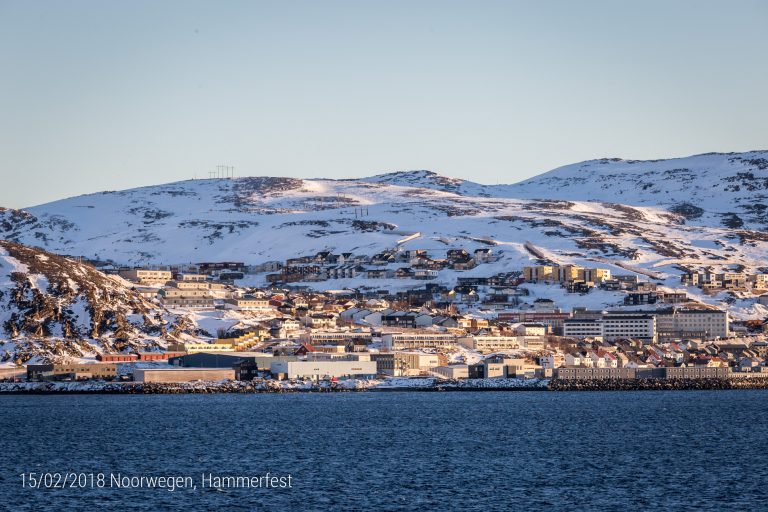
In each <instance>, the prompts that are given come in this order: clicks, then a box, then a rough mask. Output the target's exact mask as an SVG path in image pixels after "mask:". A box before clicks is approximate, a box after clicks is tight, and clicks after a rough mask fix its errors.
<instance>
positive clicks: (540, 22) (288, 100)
mask: <svg viewBox="0 0 768 512" xmlns="http://www.w3.org/2000/svg"><path fill="white" fill-rule="evenodd" d="M767 23H768V2H762V1H760V0H736V1H733V2H716V1H712V0H705V1H693V0H679V1H676V2H671V3H670V2H662V1H659V0H651V1H647V2H643V3H641V4H640V3H638V4H634V5H629V4H626V5H625V4H619V3H616V2H610V1H607V0H600V1H598V0H593V1H588V2H580V3H575V2H567V1H564V0H551V1H546V2H538V3H535V4H534V3H524V2H512V1H490V0H486V1H479V2H472V3H469V2H459V1H451V0H447V1H435V0H424V1H420V2H406V1H398V0H395V1H393V2H388V3H387V4H386V5H384V4H379V5H377V4H373V3H361V2H353V1H339V0H328V1H326V2H309V1H297V0H292V1H287V2H280V3H275V2H235V1H224V2H216V3H213V2H202V1H186V2H182V1H166V2H150V1H148V0H138V1H135V2H130V3H127V2H126V3H117V2H112V3H105V2H98V1H95V0H74V1H70V2H53V1H40V2H26V1H21V0H0V69H3V70H4V71H5V77H4V80H2V81H0V112H3V116H2V118H0V177H1V178H2V183H1V184H0V185H1V186H0V206H5V207H24V206H28V205H32V204H41V203H46V202H49V201H53V200H56V199H61V198H63V197H70V196H74V195H80V194H83V193H90V192H98V191H102V190H120V189H127V188H134V187H136V186H142V185H150V184H156V183H163V182H173V181H180V180H184V179H190V178H193V177H195V176H197V177H198V178H203V177H207V172H208V171H209V170H211V169H213V168H215V166H216V165H218V164H227V165H234V166H235V167H236V170H235V172H236V173H237V174H240V175H244V174H246V173H247V174H248V175H259V176H287V177H297V178H312V177H318V178H319V177H327V178H337V179H338V178H350V177H359V176H360V175H361V174H365V175H367V176H370V175H374V174H381V173H383V172H387V170H388V169H431V170H435V171H436V172H439V173H440V174H442V175H445V176H449V177H455V178H461V179H467V180H470V181H474V182H477V183H482V184H491V185H492V184H496V183H515V182H519V181H522V180H524V179H527V178H530V177H533V176H535V175H538V174H541V173H543V172H546V171H547V170H550V169H554V168H557V167H560V166H563V165H569V164H572V163H576V162H580V161H585V160H591V159H595V158H602V157H605V156H606V155H608V156H610V155H620V156H622V157H624V158H628V159H640V160H646V159H659V158H669V157H672V156H673V155H682V154H685V155H692V154H699V153H706V152H712V151H718V152H742V151H749V150H751V149H753V148H760V147H766V145H767V144H766V141H768V129H766V128H765V126H764V120H765V119H766V118H768V102H766V101H765V94H764V91H765V90H768V68H766V67H765V66H761V65H760V63H761V62H762V61H763V60H764V55H766V54H768V31H766V30H765V28H764V27H765V26H766V24H767Z"/></svg>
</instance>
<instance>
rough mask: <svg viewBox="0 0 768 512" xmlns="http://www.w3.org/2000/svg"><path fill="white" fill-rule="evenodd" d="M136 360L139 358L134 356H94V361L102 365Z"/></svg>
mask: <svg viewBox="0 0 768 512" xmlns="http://www.w3.org/2000/svg"><path fill="white" fill-rule="evenodd" d="M138 358H139V356H137V355H136V354H99V355H97V356H96V360H97V361H101V362H103V363H130V362H131V361H136V360H137V359H138Z"/></svg>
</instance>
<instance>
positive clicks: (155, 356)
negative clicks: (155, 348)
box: [138, 352, 187, 361]
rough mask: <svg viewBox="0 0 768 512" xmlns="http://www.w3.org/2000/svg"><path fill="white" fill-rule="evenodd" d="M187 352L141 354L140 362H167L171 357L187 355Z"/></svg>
mask: <svg viewBox="0 0 768 512" xmlns="http://www.w3.org/2000/svg"><path fill="white" fill-rule="evenodd" d="M186 354H187V353H186V352H139V356H138V357H139V361H165V360H166V359H168V358H169V357H179V356H183V355H186Z"/></svg>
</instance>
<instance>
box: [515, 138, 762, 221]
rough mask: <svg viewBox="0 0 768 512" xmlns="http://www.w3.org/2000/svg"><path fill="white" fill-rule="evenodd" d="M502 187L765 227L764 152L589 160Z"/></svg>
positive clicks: (519, 192) (523, 195) (533, 194)
mask: <svg viewBox="0 0 768 512" xmlns="http://www.w3.org/2000/svg"><path fill="white" fill-rule="evenodd" d="M504 189H505V191H504V192H503V194H505V195H509V196H512V197H520V198H548V199H565V200H581V201H606V202H614V203H621V204H626V205H634V206H662V207H664V208H666V209H669V210H671V211H673V212H677V213H680V214H682V215H684V216H686V217H687V219H688V220H689V221H691V222H693V223H696V224H709V225H713V226H717V225H721V226H725V227H730V228H742V227H745V228H749V229H757V230H766V228H768V151H753V152H750V153H728V154H723V153H709V154H704V155H696V156H691V157H686V158H673V159H669V160H645V161H643V160H621V159H601V160H591V161H588V162H581V163H578V164H573V165H567V166H565V167H560V168H559V169H555V170H553V171H550V172H547V173H544V174H542V175H540V176H536V177H534V178H531V179H529V180H526V181H524V182H522V183H518V184H516V185H512V186H507V187H504Z"/></svg>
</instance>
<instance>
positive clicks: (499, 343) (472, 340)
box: [458, 336, 522, 352]
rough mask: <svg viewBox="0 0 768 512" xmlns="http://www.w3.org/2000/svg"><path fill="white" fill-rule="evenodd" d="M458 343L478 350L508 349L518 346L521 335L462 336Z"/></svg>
mask: <svg viewBox="0 0 768 512" xmlns="http://www.w3.org/2000/svg"><path fill="white" fill-rule="evenodd" d="M458 342H459V345H461V346H462V347H466V348H468V349H471V350H479V351H480V352H494V351H496V350H509V349H513V348H520V345H521V342H522V337H521V336H462V337H461V338H459V339H458Z"/></svg>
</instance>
